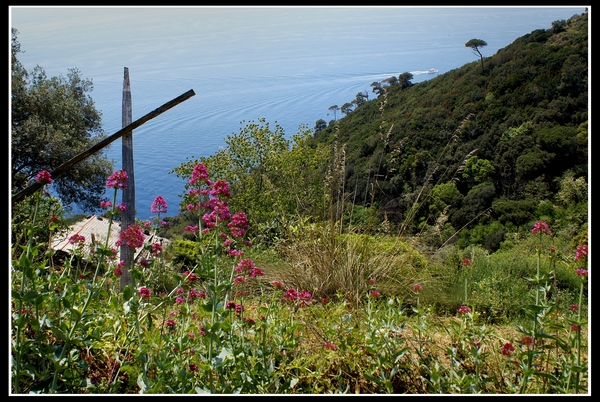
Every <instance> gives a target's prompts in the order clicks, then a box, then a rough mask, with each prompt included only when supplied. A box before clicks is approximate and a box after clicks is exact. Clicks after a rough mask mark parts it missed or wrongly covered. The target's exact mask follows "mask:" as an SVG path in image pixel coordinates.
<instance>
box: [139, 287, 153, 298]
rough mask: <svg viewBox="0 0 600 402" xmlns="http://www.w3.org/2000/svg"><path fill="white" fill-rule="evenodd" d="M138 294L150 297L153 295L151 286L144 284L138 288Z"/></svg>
mask: <svg viewBox="0 0 600 402" xmlns="http://www.w3.org/2000/svg"><path fill="white" fill-rule="evenodd" d="M138 294H139V295H140V296H141V297H142V298H144V299H149V298H150V296H151V295H152V291H151V290H150V289H149V288H147V287H145V286H142V287H141V288H139V289H138Z"/></svg>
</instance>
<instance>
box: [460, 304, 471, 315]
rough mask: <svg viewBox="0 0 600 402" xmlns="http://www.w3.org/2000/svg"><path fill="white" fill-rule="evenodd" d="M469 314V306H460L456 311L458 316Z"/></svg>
mask: <svg viewBox="0 0 600 402" xmlns="http://www.w3.org/2000/svg"><path fill="white" fill-rule="evenodd" d="M470 312H471V308H470V307H469V306H460V308H459V309H458V314H467V313H470Z"/></svg>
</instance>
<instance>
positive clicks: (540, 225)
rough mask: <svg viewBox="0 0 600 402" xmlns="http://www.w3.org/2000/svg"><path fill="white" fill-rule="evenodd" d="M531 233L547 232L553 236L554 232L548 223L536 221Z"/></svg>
mask: <svg viewBox="0 0 600 402" xmlns="http://www.w3.org/2000/svg"><path fill="white" fill-rule="evenodd" d="M531 233H533V234H536V233H546V234H547V235H548V236H552V232H551V231H550V228H549V227H548V224H547V223H546V222H543V221H539V222H536V223H535V225H533V229H531Z"/></svg>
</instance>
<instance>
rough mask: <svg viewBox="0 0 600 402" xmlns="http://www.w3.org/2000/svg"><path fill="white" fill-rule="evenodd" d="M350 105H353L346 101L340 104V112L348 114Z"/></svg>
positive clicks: (350, 109) (350, 108)
mask: <svg viewBox="0 0 600 402" xmlns="http://www.w3.org/2000/svg"><path fill="white" fill-rule="evenodd" d="M352 107H353V103H351V102H346V103H344V104H343V105H342V113H344V114H345V115H347V114H350V112H351V111H352Z"/></svg>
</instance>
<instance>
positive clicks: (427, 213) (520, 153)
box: [314, 14, 589, 247]
mask: <svg viewBox="0 0 600 402" xmlns="http://www.w3.org/2000/svg"><path fill="white" fill-rule="evenodd" d="M587 36H588V15H587V14H582V15H577V16H573V17H572V18H570V19H568V20H564V21H556V22H555V23H553V25H552V27H551V28H549V29H538V30H535V31H533V32H532V33H530V34H527V35H524V36H523V37H521V38H518V39H517V40H515V41H514V42H513V43H512V44H510V45H508V46H506V47H505V48H503V49H500V50H499V51H498V52H497V53H496V54H495V55H492V56H489V57H485V74H482V69H481V66H480V63H479V62H472V63H469V64H466V65H464V66H462V67H460V68H457V69H455V70H451V71H449V72H447V73H445V74H441V75H438V76H436V77H434V78H432V79H430V80H428V81H425V82H422V83H418V84H415V85H410V86H407V87H404V88H403V87H402V85H397V82H396V80H395V79H387V80H384V81H382V82H381V83H373V84H371V87H372V88H373V92H376V93H377V94H378V95H379V96H378V98H376V99H372V100H370V101H367V102H365V103H364V104H363V105H362V106H360V107H357V108H355V109H354V110H352V111H351V112H350V113H347V114H346V115H345V116H344V117H343V118H341V119H339V120H338V121H337V123H336V125H335V126H331V125H330V126H329V127H327V128H324V129H323V130H321V131H319V132H318V134H317V135H315V136H314V140H315V142H317V143H324V144H332V143H333V141H334V138H337V140H338V141H339V142H340V143H343V144H345V145H346V150H347V153H346V161H345V162H346V166H348V169H347V170H346V172H347V181H346V185H345V188H346V191H347V192H349V193H351V194H350V195H349V198H350V199H352V200H354V201H355V202H356V203H359V204H366V203H371V202H374V203H377V205H379V206H380V210H381V214H383V213H385V214H386V216H388V217H389V218H390V222H392V223H393V224H395V225H398V226H400V225H402V224H403V223H402V222H403V218H405V217H406V216H407V215H409V214H410V213H415V212H414V211H415V209H414V207H415V205H414V203H415V202H417V201H418V202H419V204H421V205H420V206H419V207H417V209H416V216H414V217H413V218H411V222H413V223H414V222H428V223H429V224H431V223H432V222H434V221H435V220H436V219H437V218H438V217H439V216H440V215H439V214H441V213H442V211H443V208H442V207H441V204H440V205H438V201H439V200H433V201H432V200H429V198H428V197H430V196H431V194H430V190H431V188H433V187H427V185H439V184H443V183H449V182H452V183H453V184H454V185H455V186H456V188H457V189H458V191H459V193H460V194H462V195H463V196H464V197H465V199H463V200H459V199H456V200H454V201H453V202H450V203H449V202H447V201H445V204H446V205H448V210H447V211H446V213H447V216H448V217H449V220H450V223H451V224H452V227H454V228H456V229H457V230H460V228H462V227H463V226H464V225H471V227H472V225H474V224H478V223H481V222H482V221H481V219H482V218H486V217H485V216H483V215H482V216H479V217H478V218H477V219H475V218H476V217H477V216H478V215H479V214H482V212H483V211H485V210H486V209H487V208H489V207H490V206H491V205H492V204H493V203H494V204H495V201H496V200H499V201H498V204H497V205H495V206H496V207H497V208H494V214H493V216H492V217H491V218H490V219H495V220H498V221H499V222H500V223H503V224H510V225H517V226H518V225H522V224H527V223H529V220H530V219H532V217H533V215H534V209H535V205H531V203H538V202H541V201H544V200H550V201H553V198H554V196H553V195H554V194H556V192H557V191H559V187H558V183H559V180H560V178H561V177H562V176H563V174H564V173H565V172H566V171H568V170H571V171H573V172H574V173H575V176H574V178H573V179H574V180H575V179H577V178H580V177H581V178H585V177H587V172H588V167H587V152H588V151H587V138H588V134H587V120H588V79H587V77H588V58H589V56H588V38H587ZM477 41H479V40H477ZM484 43H485V42H483V41H481V42H476V43H475V42H474V43H472V44H473V45H475V44H477V45H478V46H477V47H478V48H479V47H480V45H483V44H484ZM467 47H470V46H467ZM482 61H483V60H482ZM401 77H403V78H407V77H405V76H402V75H401ZM393 83H396V85H394V84H393ZM379 88H384V89H385V93H384V92H383V91H381V90H380V89H379ZM387 130H389V132H388V131H387ZM384 136H385V137H384ZM383 138H385V141H382V139H383ZM469 158H474V159H472V160H471V165H469V166H468V167H467V166H466V165H465V163H466V161H467V159H469ZM483 160H485V161H487V162H485V165H483V164H481V165H479V164H477V163H474V162H476V161H483ZM377 161H382V163H383V164H384V166H385V169H381V168H379V167H378V166H379V165H378V164H377V163H376V162H377ZM488 162H489V164H488ZM465 168H467V169H466V170H465ZM463 173H464V174H463ZM465 174H466V175H465ZM375 177H377V181H376V183H377V188H378V189H380V190H379V191H375V192H370V193H369V194H368V196H367V192H366V190H365V189H367V188H368V187H369V186H370V185H371V184H372V183H374V182H375V179H374V178H375ZM488 180H489V181H491V182H492V183H493V185H492V186H489V184H488V185H487V186H486V187H484V188H479V189H477V190H476V191H475V186H477V185H479V184H481V183H484V182H487V181H488ZM383 189H385V190H383ZM419 193H421V195H422V197H421V199H418V195H419ZM372 196H374V199H372V198H371V197H372ZM521 200H528V201H523V202H521ZM573 201H574V200H573ZM509 202H515V204H514V205H513V206H514V207H515V208H516V209H514V210H513V209H511V208H509V207H508V206H509V205H510V203H509ZM434 205H436V206H435V207H433V206H434ZM446 205H443V206H444V207H445V206H446ZM411 211H412V212H411ZM432 214H438V215H437V216H436V215H432ZM484 215H485V214H484ZM405 227H406V228H410V230H411V232H412V233H416V232H415V231H417V230H420V229H419V227H418V225H414V224H410V225H406V226H405ZM497 237H498V239H491V238H490V240H489V241H490V246H491V245H492V243H493V244H494V246H493V247H496V246H497V240H499V238H500V237H501V236H499V235H498V236H497Z"/></svg>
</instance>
